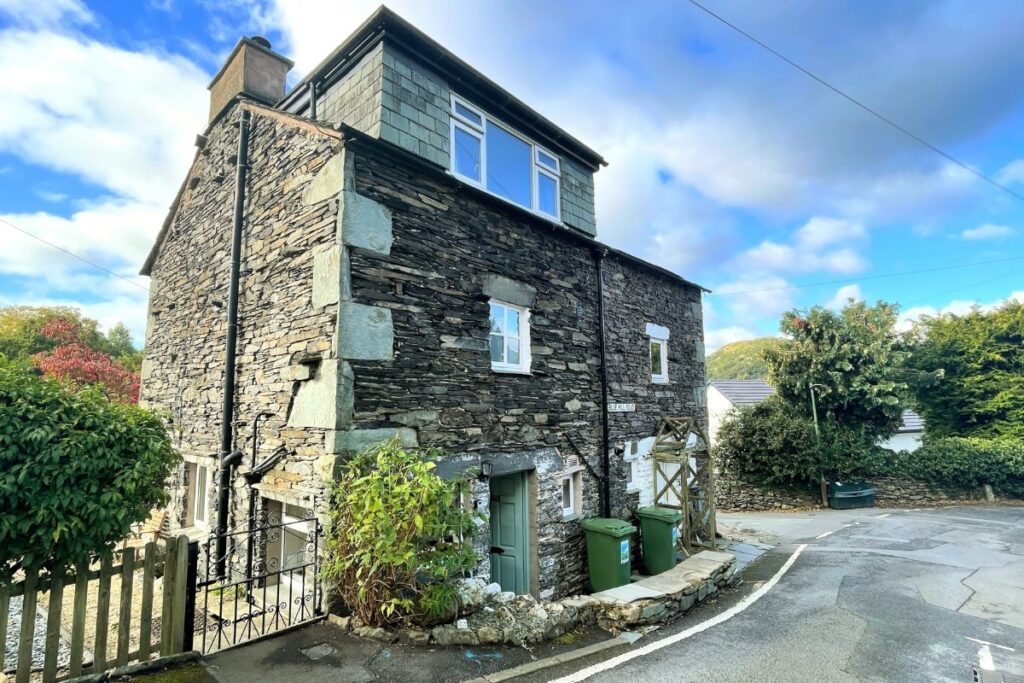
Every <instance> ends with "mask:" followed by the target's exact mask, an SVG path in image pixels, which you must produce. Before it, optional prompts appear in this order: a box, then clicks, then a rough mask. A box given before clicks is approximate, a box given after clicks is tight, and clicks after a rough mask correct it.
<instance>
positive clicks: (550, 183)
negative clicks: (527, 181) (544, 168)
mask: <svg viewBox="0 0 1024 683" xmlns="http://www.w3.org/2000/svg"><path fill="white" fill-rule="evenodd" d="M537 210H538V211H540V212H541V213H546V214H547V215H549V216H555V217H558V180H556V179H555V178H552V177H551V176H549V175H548V174H547V173H543V172H541V171H538V172H537Z"/></svg>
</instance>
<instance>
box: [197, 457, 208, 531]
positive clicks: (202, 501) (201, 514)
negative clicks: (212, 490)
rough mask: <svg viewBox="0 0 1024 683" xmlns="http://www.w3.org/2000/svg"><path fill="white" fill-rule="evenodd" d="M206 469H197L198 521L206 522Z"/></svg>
mask: <svg viewBox="0 0 1024 683" xmlns="http://www.w3.org/2000/svg"><path fill="white" fill-rule="evenodd" d="M206 481H207V474H206V468H205V467H202V466H197V467H196V515H195V516H196V521H197V522H205V521H206Z"/></svg>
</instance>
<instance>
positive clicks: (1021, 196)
mask: <svg viewBox="0 0 1024 683" xmlns="http://www.w3.org/2000/svg"><path fill="white" fill-rule="evenodd" d="M690 3H691V4H692V5H693V6H694V7H697V8H698V9H700V10H702V11H704V12H705V13H707V14H709V15H710V16H712V17H714V18H715V19H717V20H718V21H720V22H722V23H723V24H725V25H726V26H728V27H729V28H731V29H732V30H733V31H735V32H736V33H739V34H740V35H741V36H743V37H744V38H747V39H748V40H750V41H752V42H754V43H756V44H757V45H759V46H760V47H762V48H764V49H765V50H767V51H768V52H770V53H772V54H773V55H775V56H776V57H778V58H779V59H781V60H782V61H784V62H786V63H787V64H789V65H790V66H791V67H793V68H794V69H797V70H798V71H800V72H801V73H803V74H804V75H806V76H808V77H809V78H812V79H814V80H815V81H817V82H818V83H820V84H821V85H823V86H825V87H826V88H828V89H829V90H831V91H832V92H834V93H835V94H837V95H839V96H840V97H842V98H843V99H845V100H847V101H848V102H850V103H851V104H854V105H855V106H857V107H859V108H861V109H863V110H864V111H866V112H867V113H868V114H871V115H872V116H874V117H875V118H876V119H878V120H879V121H882V122H883V123H885V124H887V125H889V126H891V127H892V128H895V129H896V130H898V131H899V132H901V133H903V134H904V135H906V136H907V137H909V138H910V139H911V140H914V141H915V142H917V143H918V144H920V145H922V146H924V147H927V148H928V149H930V150H931V151H933V152H935V153H936V154H938V155H939V156H941V157H942V158H944V159H946V160H947V161H949V162H951V163H953V164H956V165H957V166H959V167H960V168H962V169H964V170H965V171H968V172H969V173H971V174H973V175H975V176H977V177H978V178H980V179H982V180H984V181H985V182H986V183H988V184H990V185H992V186H993V187H996V188H998V189H1000V190H1002V191H1003V192H1005V193H1007V194H1009V195H1011V196H1012V197H1015V198H1017V199H1019V200H1021V201H1024V194H1020V193H1019V192H1015V191H1014V190H1011V189H1010V188H1009V187H1007V186H1006V185H1003V184H1002V183H1000V182H999V181H997V180H996V179H994V178H992V177H990V176H987V175H985V174H984V173H982V172H981V171H979V170H977V169H975V168H973V167H972V166H969V165H968V164H966V163H965V162H963V161H960V160H959V159H957V158H956V157H954V156H953V155H952V154H950V153H949V152H947V151H945V150H943V149H941V148H940V147H938V146H937V145H934V144H932V143H931V142H928V141H927V140H925V139H924V138H922V137H921V136H920V135H917V134H916V133H914V132H913V131H911V130H909V129H907V128H905V127H904V126H901V125H900V124H898V123H896V122H895V121H893V120H892V119H890V118H889V117H887V116H885V115H884V114H881V113H879V112H877V111H875V110H874V109H872V108H871V107H869V106H868V105H866V104H864V103H863V102H861V101H860V100H858V99H856V98H855V97H853V96H852V95H848V94H847V93H845V92H844V91H842V90H840V89H839V88H837V87H836V86H834V85H832V84H831V83H829V82H828V81H826V80H825V79H824V78H822V77H820V76H818V75H817V74H815V73H813V72H811V71H809V70H807V69H805V68H804V67H802V66H800V65H799V64H797V63H796V62H794V61H793V60H792V59H790V58H789V57H787V56H786V55H784V54H782V53H781V52H779V51H778V50H776V49H774V48H772V47H771V46H769V45H766V44H765V43H763V42H761V41H760V40H758V39H757V38H755V37H754V36H752V35H751V34H749V33H747V32H746V31H744V30H743V29H741V28H740V27H739V26H737V25H736V24H733V23H731V22H730V21H728V20H727V19H725V18H723V17H722V16H720V15H718V14H715V13H714V12H712V11H711V10H710V9H708V8H707V7H705V6H704V5H702V4H700V3H699V2H697V0H690Z"/></svg>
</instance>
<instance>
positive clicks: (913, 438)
mask: <svg viewBox="0 0 1024 683" xmlns="http://www.w3.org/2000/svg"><path fill="white" fill-rule="evenodd" d="M922 436H924V434H923V432H906V433H903V434H893V435H892V436H890V437H889V438H888V439H886V440H885V441H883V442H882V444H881V445H882V448H888V449H889V450H892V451H916V450H917V449H918V448H920V447H921V437H922Z"/></svg>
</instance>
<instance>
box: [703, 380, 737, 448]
mask: <svg viewBox="0 0 1024 683" xmlns="http://www.w3.org/2000/svg"><path fill="white" fill-rule="evenodd" d="M733 407H734V406H733V404H732V401H730V400H729V399H727V398H726V397H725V396H724V395H723V394H722V392H720V391H719V390H718V389H716V388H715V387H714V385H712V384H709V385H708V439H709V440H710V441H711V443H710V444H708V445H709V446H714V445H715V443H716V441H715V440H716V438H717V437H718V429H719V428H720V427H721V426H722V422H723V421H724V420H725V418H726V416H727V415H728V414H729V413H730V412H731V411H732V409H733Z"/></svg>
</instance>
